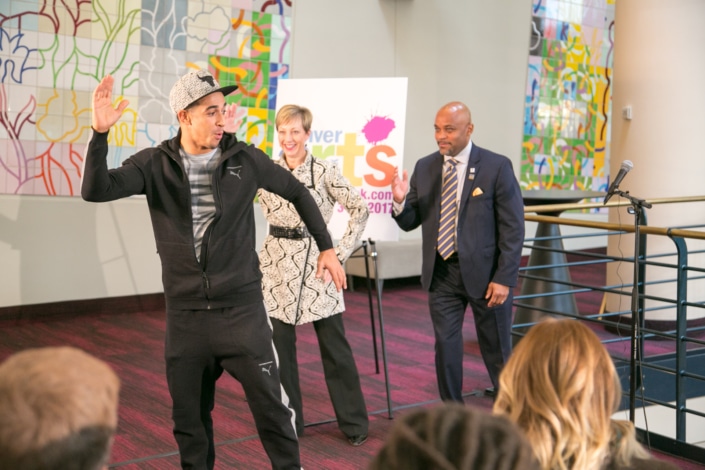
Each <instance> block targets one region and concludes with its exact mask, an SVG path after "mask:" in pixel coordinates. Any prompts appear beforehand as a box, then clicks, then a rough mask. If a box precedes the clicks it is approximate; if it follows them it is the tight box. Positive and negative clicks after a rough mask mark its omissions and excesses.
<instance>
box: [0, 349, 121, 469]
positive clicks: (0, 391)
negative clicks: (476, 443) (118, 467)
mask: <svg viewBox="0 0 705 470" xmlns="http://www.w3.org/2000/svg"><path fill="white" fill-rule="evenodd" d="M119 391H120V381H119V379H118V377H117V375H116V374H115V373H114V372H113V371H112V369H111V368H110V367H109V366H108V365H107V364H106V363H104V362H103V361H101V360H99V359H97V358H95V357H93V356H91V355H89V354H88V353H85V352H83V351H81V350H79V349H76V348H72V347H51V348H39V349H27V350H25V351H21V352H18V353H16V354H14V355H12V356H10V357H9V358H8V359H7V360H5V362H3V363H2V364H0V468H13V469H22V470H35V469H36V470H39V469H41V470H97V469H100V468H107V462H108V458H109V457H110V450H111V446H112V440H113V435H114V433H115V429H116V427H117V419H118V417H117V407H118V394H119Z"/></svg>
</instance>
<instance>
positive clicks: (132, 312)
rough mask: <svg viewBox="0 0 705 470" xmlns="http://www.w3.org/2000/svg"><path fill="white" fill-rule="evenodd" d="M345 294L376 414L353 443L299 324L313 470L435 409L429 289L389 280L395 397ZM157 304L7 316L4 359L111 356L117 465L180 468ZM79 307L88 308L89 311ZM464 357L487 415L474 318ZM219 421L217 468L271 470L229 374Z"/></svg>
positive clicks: (3, 319)
mask: <svg viewBox="0 0 705 470" xmlns="http://www.w3.org/2000/svg"><path fill="white" fill-rule="evenodd" d="M358 281H360V280H358ZM356 284H357V283H356ZM345 298H346V304H347V308H348V311H347V312H346V313H345V314H344V315H345V324H346V329H347V335H348V338H349V340H350V343H351V345H352V348H353V351H354V354H355V358H356V361H357V364H358V367H359V370H360V374H361V380H362V385H363V391H364V394H365V399H366V401H367V409H368V412H369V414H370V437H369V440H368V441H367V443H365V444H364V445H363V446H361V447H352V446H350V445H349V444H348V443H347V441H346V440H345V438H344V436H343V435H342V433H340V431H338V429H337V426H336V423H335V420H334V414H333V410H332V407H331V405H330V400H329V399H328V395H327V391H326V388H325V382H324V380H323V373H322V366H321V361H320V356H319V353H318V346H317V342H316V339H315V334H314V332H313V328H312V327H311V325H304V326H301V327H299V328H298V330H297V331H298V348H299V363H300V368H301V386H302V392H303V395H304V415H305V420H306V423H307V428H306V431H305V433H304V435H303V436H302V437H301V440H300V445H301V455H302V463H303V465H304V467H305V468H306V469H307V470H317V469H321V470H323V469H325V470H330V469H340V470H344V469H351V470H352V469H356V470H357V469H365V468H366V466H367V464H368V462H369V461H370V459H371V458H372V457H373V456H374V455H375V453H376V452H377V450H378V449H379V448H380V447H381V446H382V443H383V441H384V439H385V437H386V435H387V433H388V432H389V429H390V427H391V425H392V423H393V420H392V419H390V418H393V417H398V416H400V415H402V414H403V413H405V412H408V410H411V409H414V408H416V407H419V406H433V405H434V404H436V403H438V399H437V390H436V384H435V373H434V365H433V334H432V331H431V324H430V319H429V317H428V313H427V303H426V302H427V300H426V293H425V292H424V291H422V290H421V288H420V286H419V281H418V278H415V279H414V278H412V279H404V280H397V281H391V282H390V281H388V282H387V283H385V286H384V296H383V312H384V323H385V349H386V357H387V365H388V371H389V374H388V376H389V388H390V395H389V396H388V395H387V392H386V386H385V374H384V362H383V361H382V352H383V351H382V348H381V341H380V339H381V338H380V330H379V325H378V324H377V325H376V335H377V343H378V346H379V349H378V355H379V362H378V364H379V367H380V371H379V373H377V371H376V363H375V359H374V355H373V343H372V337H371V322H370V313H369V302H368V296H367V292H366V290H365V288H364V285H363V284H362V283H359V285H357V288H356V289H355V291H354V292H347V293H346V297H345ZM160 299H161V296H159V295H154V296H144V297H143V298H142V299H140V301H139V302H137V305H138V307H139V308H135V302H134V299H125V300H124V302H122V303H121V302H120V299H114V300H112V301H110V302H108V303H103V304H101V305H100V306H99V307H97V308H95V309H94V310H93V312H91V313H80V314H79V313H76V314H74V313H72V311H71V306H70V305H62V306H61V308H60V309H59V310H60V311H61V313H60V314H55V315H54V314H48V315H38V314H37V312H38V311H41V308H34V309H31V313H27V311H26V309H25V310H23V313H22V314H17V311H16V310H15V311H13V313H12V314H11V315H3V313H2V312H0V359H2V358H5V357H6V356H7V355H9V354H11V353H12V352H14V351H18V350H21V349H24V348H30V347H39V346H46V345H64V344H70V345H73V346H77V347H80V348H82V349H84V350H86V351H88V352H90V353H92V354H94V355H96V356H98V357H100V358H102V359H104V360H106V361H107V362H108V363H110V364H111V365H112V366H113V367H114V368H115V370H116V371H117V373H118V374H119V376H120V377H121V380H122V391H121V398H120V422H119V428H118V433H117V436H116V439H115V443H114V447H113V453H112V460H111V465H110V467H111V468H119V469H126V470H127V469H173V468H178V466H179V460H178V454H177V451H176V445H175V442H174V438H173V436H172V434H171V417H170V399H169V395H168V392H167V387H166V382H165V378H164V359H163V341H164V326H165V325H164V314H163V310H162V309H163V305H162V303H161V300H160ZM581 302H582V301H581ZM591 302H594V299H593V300H592V301H591ZM40 307H41V306H40ZM45 308H46V309H51V308H52V306H45ZM81 310H82V311H83V310H87V311H90V310H91V309H90V306H88V308H86V305H83V306H82V307H81ZM5 313H7V312H5ZM375 318H377V317H375ZM465 358H466V360H465V367H464V376H465V381H464V393H465V395H466V402H467V404H469V405H470V406H476V407H479V408H483V409H489V408H490V407H491V405H492V400H491V398H488V397H486V396H484V393H483V392H484V390H485V389H486V388H487V387H489V386H490V382H489V379H488V377H487V374H486V372H485V369H484V365H483V364H482V361H481V360H480V356H479V351H478V346H477V342H476V338H475V333H474V327H473V324H472V317H471V316H470V315H469V316H468V321H467V322H466V324H465ZM389 402H391V406H392V410H391V411H392V413H391V414H392V416H390V410H389V407H388V405H389ZM214 423H215V439H216V442H217V448H216V459H217V460H216V468H218V469H230V468H238V469H266V468H269V463H268V460H267V458H266V456H265V454H264V450H263V448H262V446H261V444H260V441H259V439H258V437H257V433H256V431H255V428H254V425H253V422H252V419H251V415H250V413H249V410H248V408H247V402H246V401H245V398H244V394H243V392H242V390H241V388H240V385H239V383H238V382H237V381H235V380H234V379H232V378H231V377H229V376H223V377H222V378H221V379H220V380H219V383H218V391H217V397H216V407H215V412H214ZM659 457H662V458H665V459H668V460H672V461H677V462H678V464H679V465H680V466H682V468H685V469H692V468H701V466H700V465H697V464H692V463H690V462H686V461H683V460H676V459H673V458H671V457H668V456H662V455H659Z"/></svg>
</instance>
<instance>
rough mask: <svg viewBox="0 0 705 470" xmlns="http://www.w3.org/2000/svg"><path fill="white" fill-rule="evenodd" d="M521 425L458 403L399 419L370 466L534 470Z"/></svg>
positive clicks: (404, 469)
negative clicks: (520, 428) (518, 425)
mask: <svg viewBox="0 0 705 470" xmlns="http://www.w3.org/2000/svg"><path fill="white" fill-rule="evenodd" d="M539 468H540V467H539V465H538V463H537V462H536V460H535V458H534V456H533V454H532V451H531V446H530V445H529V443H528V442H527V440H526V438H525V437H524V436H523V435H522V433H521V431H520V430H519V428H518V427H517V426H516V425H515V424H514V423H512V422H511V421H509V420H508V419H506V418H504V417H502V416H493V415H491V414H489V413H486V412H484V411H482V410H479V409H474V408H471V407H469V406H465V405H463V404H461V403H457V402H443V403H442V404H441V405H438V406H435V407H433V408H423V409H419V410H416V411H412V412H410V413H408V414H406V415H404V416H402V417H401V418H397V419H396V420H395V422H394V424H393V425H392V429H391V431H390V433H389V435H388V436H387V439H386V441H385V444H384V446H383V447H382V449H381V450H380V451H379V453H378V454H377V455H376V456H375V458H374V459H373V460H372V462H371V464H370V467H369V470H425V469H438V470H470V469H472V470H534V469H536V470H538V469H539Z"/></svg>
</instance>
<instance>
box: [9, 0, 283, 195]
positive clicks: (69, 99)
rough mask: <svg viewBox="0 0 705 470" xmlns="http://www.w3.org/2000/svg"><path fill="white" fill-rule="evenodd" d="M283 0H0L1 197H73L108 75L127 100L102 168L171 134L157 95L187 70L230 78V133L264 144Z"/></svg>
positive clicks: (268, 140) (168, 114) (164, 104)
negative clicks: (233, 88)
mask: <svg viewBox="0 0 705 470" xmlns="http://www.w3.org/2000/svg"><path fill="white" fill-rule="evenodd" d="M291 7H292V0H204V1H201V0H198V1H189V0H93V1H90V0H62V1H61V2H57V1H55V0H23V1H14V0H13V1H7V0H6V1H3V2H1V3H0V194H34V195H62V196H73V195H77V194H78V193H79V185H80V178H81V168H82V163H83V154H84V151H85V147H86V144H87V142H88V136H89V132H90V113H91V110H90V106H91V93H92V90H93V88H94V87H95V86H96V85H97V84H98V83H99V81H100V80H101V78H102V77H103V76H105V75H107V74H110V75H112V76H114V77H115V82H116V86H115V89H114V90H113V93H114V96H115V98H116V101H118V100H121V99H127V100H129V102H130V105H129V107H128V109H127V110H126V112H125V113H124V115H123V117H122V119H121V121H120V122H119V123H118V125H116V126H114V127H113V129H112V130H111V131H110V137H109V141H110V144H111V150H110V154H109V165H110V166H112V167H115V166H118V165H119V164H120V163H121V162H122V161H123V160H124V159H125V158H127V157H129V156H130V155H132V154H133V153H134V152H135V151H136V150H138V149H140V148H143V147H146V146H150V145H154V144H156V143H158V142H160V141H162V140H164V139H167V138H169V137H171V136H173V135H175V134H176V131H177V123H176V117H175V116H174V114H173V112H172V111H171V110H170V109H169V105H168V94H169V90H170V89H171V85H172V84H173V83H174V82H175V81H176V79H177V78H178V77H179V76H181V75H183V74H184V73H185V72H186V71H187V70H188V69H191V68H208V69H209V70H210V71H211V72H212V73H213V74H215V75H216V76H217V78H218V80H219V81H220V83H221V84H222V85H227V84H237V85H239V92H237V93H234V94H233V95H232V96H230V97H228V102H229V103H237V105H238V112H237V116H236V122H237V123H238V126H239V131H238V134H239V137H240V138H243V139H246V140H247V141H249V142H251V143H253V144H255V145H257V146H258V147H259V148H261V149H262V150H264V151H266V152H271V150H272V139H273V135H274V129H273V121H274V106H275V101H276V89H277V80H278V79H280V78H283V77H287V74H288V70H289V64H290V62H291V60H290V37H291Z"/></svg>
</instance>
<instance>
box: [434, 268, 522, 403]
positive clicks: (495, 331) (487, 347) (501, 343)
mask: <svg viewBox="0 0 705 470" xmlns="http://www.w3.org/2000/svg"><path fill="white" fill-rule="evenodd" d="M428 302H429V309H430V311H431V321H432V323H433V332H434V336H435V351H436V359H435V360H436V379H437V381H438V391H439V394H440V397H441V399H442V400H445V401H457V402H462V401H463V397H462V388H463V321H464V320H465V311H466V309H467V307H468V305H470V308H471V309H472V312H473V317H474V319H475V330H476V331H477V341H478V343H479V346H480V353H481V354H482V359H483V361H484V363H485V367H486V368H487V372H488V373H489V376H490V380H491V381H492V385H493V386H494V387H495V390H499V373H500V371H501V369H502V367H503V366H504V363H505V362H506V361H507V360H508V359H509V355H510V354H511V351H512V341H511V328H512V293H511V289H510V293H509V297H508V298H507V301H506V302H505V303H504V304H503V305H499V306H496V307H493V308H489V307H487V300H485V299H484V298H479V299H477V298H473V297H470V296H469V295H468V293H467V291H466V289H465V287H464V285H463V279H462V276H461V272H460V265H459V263H458V258H457V256H454V257H451V258H450V259H449V260H448V261H444V260H443V259H442V258H441V257H440V256H436V262H435V264H434V272H433V281H432V282H431V288H430V291H429V297H428Z"/></svg>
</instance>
